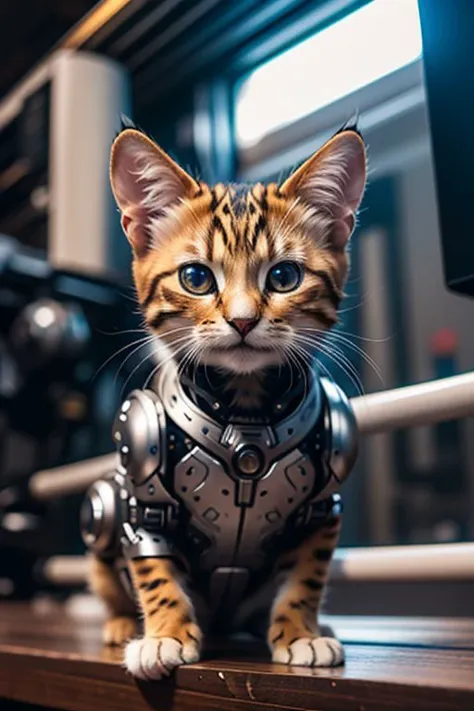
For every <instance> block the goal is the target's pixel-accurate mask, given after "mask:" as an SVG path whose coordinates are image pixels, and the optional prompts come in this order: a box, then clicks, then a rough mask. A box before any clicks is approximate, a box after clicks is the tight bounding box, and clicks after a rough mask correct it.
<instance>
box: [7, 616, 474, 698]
mask: <svg viewBox="0 0 474 711" xmlns="http://www.w3.org/2000/svg"><path fill="white" fill-rule="evenodd" d="M331 623H332V625H333V627H334V628H335V630H336V631H337V632H338V633H339V636H340V637H341V638H342V640H343V641H344V642H345V643H346V650H347V662H346V665H345V667H344V668H341V669H331V670H310V669H305V668H296V667H293V668H287V667H284V666H281V665H273V664H271V663H269V660H268V656H267V655H266V652H265V651H264V650H263V649H262V648H261V647H259V645H254V644H251V643H248V642H238V643H237V642H236V643H235V644H234V645H232V648H229V647H227V648H226V649H224V648H222V647H220V648H219V647H217V648H215V649H210V650H209V652H208V654H207V658H206V659H205V660H204V661H203V662H201V663H199V664H194V665H192V666H189V667H183V668H181V669H179V670H178V671H177V673H176V674H175V676H174V678H173V679H171V680H169V681H166V682H164V683H163V682H154V683H138V684H137V683H136V682H135V681H134V680H133V679H132V678H131V677H130V676H128V675H127V674H126V673H125V671H124V670H123V668H122V667H121V665H120V661H121V659H120V651H119V650H108V649H104V648H103V647H102V645H101V643H100V623H99V622H98V621H97V620H94V618H93V616H92V617H91V618H87V617H84V618H81V617H78V616H77V615H76V616H75V617H74V616H71V615H68V614H66V612H65V610H64V608H61V607H55V606H52V607H51V606H48V605H46V606H44V605H43V606H37V607H36V608H34V607H32V606H29V605H26V604H14V603H3V604H2V605H0V708H3V706H2V704H3V702H2V699H10V700H12V701H13V700H15V701H19V702H26V703H33V704H39V705H42V706H44V707H46V708H56V709H67V710H68V711H145V710H147V711H150V709H155V710H156V711H162V710H163V711H199V710H200V709H205V710H206V711H207V710H209V711H211V710H213V711H227V710H228V711H243V710H251V711H257V709H261V710H262V711H264V710H265V711H271V710H272V709H278V708H281V709H285V710H287V711H288V710H290V709H291V710H296V709H305V710H308V711H309V710H310V709H317V710H318V711H323V710H326V709H327V710H328V711H336V709H337V710H339V709H351V710H353V711H384V710H386V709H398V710H399V711H401V710H402V709H403V711H406V710H409V709H417V711H418V710H423V709H439V710H441V709H449V710H450V709H466V710H467V709H469V710H470V711H472V709H474V620H471V619H469V620H467V619H457V620H451V621H450V620H447V619H444V620H434V619H428V620H422V619H414V618H413V619H410V618H393V619H390V618H361V617H358V618H347V617H344V618H343V617H337V618H332V620H331Z"/></svg>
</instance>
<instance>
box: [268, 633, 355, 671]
mask: <svg viewBox="0 0 474 711" xmlns="http://www.w3.org/2000/svg"><path fill="white" fill-rule="evenodd" d="M272 660H273V661H274V662H277V663H279V664H291V665H294V666H302V667H337V666H339V665H340V664H343V663H344V647H343V646H342V644H341V643H340V642H339V640H338V639H335V637H315V638H314V639H312V638H311V637H301V638H300V639H297V640H295V641H294V642H292V643H291V644H289V645H278V646H276V647H275V648H274V650H273V654H272Z"/></svg>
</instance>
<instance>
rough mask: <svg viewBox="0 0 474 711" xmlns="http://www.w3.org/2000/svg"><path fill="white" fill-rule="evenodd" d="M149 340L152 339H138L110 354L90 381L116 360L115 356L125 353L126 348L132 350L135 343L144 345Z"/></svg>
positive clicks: (147, 337)
mask: <svg viewBox="0 0 474 711" xmlns="http://www.w3.org/2000/svg"><path fill="white" fill-rule="evenodd" d="M151 338H152V336H144V337H143V338H139V339H138V340H137V341H132V342H131V343H127V344H126V345H125V346H123V347H122V348H120V349H119V350H118V351H116V352H115V353H112V355H111V356H109V357H108V358H107V360H106V361H105V362H104V363H102V365H101V366H99V368H98V369H97V370H96V372H95V373H94V375H93V376H92V381H94V380H95V378H96V377H97V376H98V375H99V373H101V372H102V370H103V369H104V368H105V367H106V366H107V365H108V364H109V363H110V361H112V360H113V359H114V358H116V356H118V355H120V354H121V353H123V351H126V350H127V349H128V348H133V346H136V345H137V343H142V344H143V345H144V342H147V341H148V340H149V339H151Z"/></svg>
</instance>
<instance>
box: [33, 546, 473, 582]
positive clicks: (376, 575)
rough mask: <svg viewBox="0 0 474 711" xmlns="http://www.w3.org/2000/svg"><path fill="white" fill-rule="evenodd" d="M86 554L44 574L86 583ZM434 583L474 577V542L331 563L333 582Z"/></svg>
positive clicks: (364, 551)
mask: <svg viewBox="0 0 474 711" xmlns="http://www.w3.org/2000/svg"><path fill="white" fill-rule="evenodd" d="M88 569H89V560H88V558H87V557H85V556H54V557H52V558H49V559H48V560H47V561H46V563H45V565H44V568H43V576H44V577H45V578H46V579H47V580H49V582H51V583H53V584H54V585H58V586H69V585H74V586H80V585H86V583H87V573H88ZM347 580H349V581H352V582H357V583H363V582H371V581H379V582H425V583H428V582H432V581H456V580H474V543H438V544H434V545H423V546H420V545H416V546H413V545H410V546H378V547H375V548H340V549H338V550H336V551H335V553H334V559H333V561H332V563H331V569H330V582H342V581H347Z"/></svg>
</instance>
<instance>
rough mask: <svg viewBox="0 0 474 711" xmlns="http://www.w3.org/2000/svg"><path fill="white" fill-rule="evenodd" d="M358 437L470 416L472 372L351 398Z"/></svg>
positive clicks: (473, 402) (473, 392)
mask: <svg viewBox="0 0 474 711" xmlns="http://www.w3.org/2000/svg"><path fill="white" fill-rule="evenodd" d="M351 403H352V407H353V408H354V413H355V416H356V419H357V423H358V425H359V430H360V433H361V434H375V433H376V432H388V431H389V430H395V429H401V428H405V427H415V426H417V425H429V424H433V423H435V422H442V421H444V420H455V419H458V418H462V417H469V416H472V415H474V373H465V374H463V375H455V376H453V377H451V378H443V379H442V380H433V381H430V382H428V383H421V384H419V385H409V386H408V387H405V388H396V389H395V390H385V391H383V392H378V393H373V394H371V395H364V396H363V397H357V398H353V399H352V400H351Z"/></svg>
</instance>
